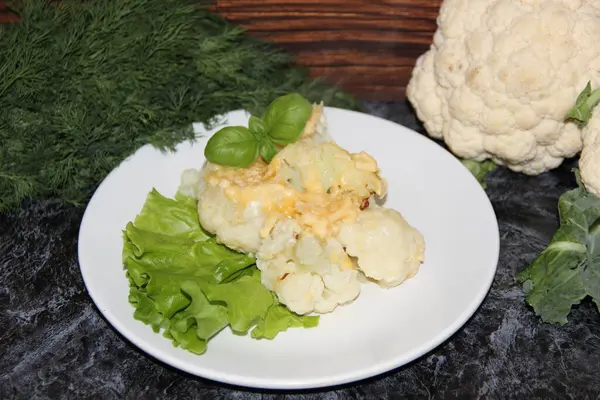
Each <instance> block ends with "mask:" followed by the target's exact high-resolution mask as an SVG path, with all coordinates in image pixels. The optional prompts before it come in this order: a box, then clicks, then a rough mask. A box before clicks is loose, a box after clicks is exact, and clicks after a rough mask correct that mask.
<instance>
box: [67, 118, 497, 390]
mask: <svg viewBox="0 0 600 400" xmlns="http://www.w3.org/2000/svg"><path fill="white" fill-rule="evenodd" d="M324 109H325V112H326V113H327V111H328V110H335V112H336V113H337V112H341V113H342V114H344V113H348V114H353V115H355V116H356V115H358V116H359V117H362V118H364V117H367V118H375V119H378V120H380V121H382V122H384V123H386V124H389V125H391V126H393V129H401V130H403V131H404V132H403V134H410V135H413V136H418V137H420V139H422V140H428V141H430V142H433V144H435V145H438V146H439V147H440V149H439V150H441V151H443V152H445V153H446V154H447V155H450V156H451V157H452V158H453V159H454V160H455V161H456V162H457V163H459V164H461V165H462V163H460V161H459V160H458V159H457V158H456V156H455V155H453V154H452V153H451V152H450V151H448V150H447V149H446V148H444V147H443V146H440V145H439V143H437V142H435V141H434V140H432V139H431V138H430V137H428V136H426V135H424V134H421V133H419V132H417V131H415V130H414V129H411V128H409V127H407V126H404V125H402V124H400V123H397V122H394V121H391V120H389V119H385V118H382V117H380V116H377V115H372V114H369V113H364V112H360V111H354V110H347V109H343V108H337V107H329V106H325V107H324ZM238 113H244V114H246V115H247V114H248V111H246V110H243V109H237V110H232V111H229V112H226V113H224V114H222V115H219V116H217V120H218V121H219V123H217V124H215V126H212V129H211V128H207V126H206V125H205V124H202V123H193V126H194V127H195V126H196V125H200V126H202V127H203V128H202V129H203V130H204V131H205V132H203V133H201V134H199V135H197V136H196V138H195V139H192V140H187V141H183V142H181V143H179V144H178V145H180V144H182V143H185V142H190V143H194V142H196V141H197V139H198V137H202V136H206V134H207V132H210V131H211V130H214V129H216V128H218V127H219V126H222V125H223V124H226V123H227V120H228V118H230V117H231V115H232V114H238ZM328 119H329V118H328ZM152 147H153V146H152V145H151V144H145V145H143V146H140V147H139V148H138V149H137V150H135V151H134V152H132V153H131V154H130V155H128V156H127V157H125V158H124V159H123V160H122V161H121V163H119V165H117V166H116V167H115V168H113V169H112V170H111V171H110V172H109V173H108V174H107V175H106V176H105V177H104V179H103V180H102V181H101V182H100V184H99V185H98V186H97V187H96V189H95V190H94V193H93V195H92V196H91V198H90V200H89V201H88V202H87V204H86V208H85V211H84V213H83V216H82V218H81V222H80V225H79V232H78V237H77V239H78V243H77V262H78V266H79V270H80V273H81V275H82V279H83V282H84V286H85V288H86V291H87V294H88V296H89V297H90V298H91V300H92V303H93V305H94V306H95V307H96V308H97V309H98V310H99V311H100V313H101V314H102V315H103V317H104V318H105V319H106V321H108V326H109V328H110V329H115V330H117V332H118V333H119V334H120V335H122V336H123V337H124V338H125V339H126V340H127V341H128V342H130V343H131V344H133V345H135V346H136V347H138V348H139V349H140V350H142V351H143V352H144V355H146V356H149V357H151V358H153V359H155V360H158V361H159V362H161V363H165V364H167V365H169V366H171V367H172V368H175V369H178V370H180V371H184V372H186V373H189V374H191V375H193V376H196V377H200V378H202V379H207V380H211V381H215V382H219V383H224V384H227V385H232V386H237V387H247V388H255V389H264V390H302V389H304V390H306V389H319V388H325V387H335V386H340V385H344V384H349V383H353V382H357V383H358V382H360V381H363V380H365V379H369V378H372V377H376V376H379V375H381V374H384V373H387V372H390V371H392V370H395V369H397V368H401V367H403V366H405V365H407V364H409V363H411V362H413V361H416V360H418V359H420V358H422V357H424V356H426V355H427V354H428V353H429V352H431V351H432V350H433V349H435V348H437V347H439V346H440V345H441V344H443V343H444V342H446V341H447V340H448V339H450V338H451V337H452V336H453V335H454V334H456V333H458V332H459V331H460V329H461V328H462V327H463V326H464V325H466V324H467V323H468V322H469V320H470V319H471V318H472V317H473V315H474V314H475V313H476V312H477V311H478V310H479V308H480V307H481V305H482V304H483V302H484V301H485V299H486V297H487V295H488V294H489V291H490V289H491V287H492V284H493V282H494V279H495V277H496V274H497V269H498V263H499V256H500V232H499V224H498V219H497V215H496V212H495V210H494V207H493V204H492V202H491V200H490V198H489V196H488V195H487V193H486V192H485V190H484V189H483V188H482V187H481V186H480V190H481V191H482V192H483V193H484V195H485V196H484V197H485V201H484V203H485V208H486V209H487V211H488V212H490V213H491V214H490V216H491V217H493V218H491V221H492V223H493V226H490V228H494V230H495V232H496V235H494V237H493V242H494V243H490V245H492V244H493V246H494V254H493V255H492V256H493V257H492V259H494V260H495V261H494V263H493V266H491V267H490V269H491V273H490V274H489V278H488V280H487V281H486V282H485V284H482V285H480V289H479V291H478V294H477V296H474V298H473V300H472V301H471V303H470V304H471V306H470V307H468V308H465V309H464V310H463V311H462V312H461V313H460V315H459V317H457V318H455V319H454V321H453V322H452V323H451V324H449V325H448V326H447V327H446V328H445V329H443V330H441V331H440V333H439V334H437V335H436V337H435V339H434V340H431V341H430V342H426V343H423V345H421V346H416V347H414V348H412V349H411V351H409V352H405V353H402V354H401V355H399V356H394V357H391V358H390V359H387V360H385V361H383V362H377V363H373V364H371V365H369V366H366V367H364V368H361V369H357V370H354V371H349V372H342V373H338V374H333V375H325V376H323V377H319V378H313V379H303V380H294V379H290V378H285V379H284V378H279V379H275V380H272V379H268V378H257V377H248V376H244V375H239V374H231V373H228V372H222V371H218V370H214V369H211V368H206V367H204V366H202V365H196V366H195V367H194V368H189V367H188V363H187V362H182V361H180V359H179V358H178V357H176V356H174V355H172V354H168V353H165V354H163V353H162V352H157V351H155V349H154V348H153V347H152V346H151V345H150V344H149V343H146V342H145V341H143V340H138V338H137V336H136V335H135V334H134V333H133V332H132V331H131V330H129V329H127V327H126V326H125V325H124V324H121V322H120V320H119V318H118V317H116V315H114V314H112V313H111V312H110V310H109V309H104V308H103V307H102V306H101V304H102V303H103V302H102V300H99V296H98V294H99V292H97V291H96V289H94V286H93V285H92V284H91V283H90V281H89V276H88V275H86V272H85V268H84V267H83V266H82V263H81V254H82V251H83V244H82V243H83V242H82V240H81V239H82V236H83V234H84V228H85V227H86V221H87V219H88V218H89V213H90V212H91V211H90V204H91V203H92V202H93V201H94V200H95V199H96V196H97V195H98V193H99V192H100V191H101V189H102V188H103V186H104V185H106V184H107V182H108V181H109V178H110V177H111V176H113V175H115V174H117V173H118V170H119V169H120V168H122V167H123V165H124V164H125V163H127V162H130V161H131V159H132V158H133V157H135V155H136V154H138V153H139V152H141V151H144V149H147V148H152ZM462 167H463V168H465V172H467V173H468V174H469V175H470V176H471V178H472V179H473V180H474V181H476V182H477V180H476V178H475V177H474V176H473V175H472V174H471V173H469V172H468V170H467V169H466V167H464V166H462ZM477 184H478V185H479V182H477ZM86 276H87V279H86ZM132 320H133V321H135V320H134V319H133V310H132ZM165 340H166V339H165Z"/></svg>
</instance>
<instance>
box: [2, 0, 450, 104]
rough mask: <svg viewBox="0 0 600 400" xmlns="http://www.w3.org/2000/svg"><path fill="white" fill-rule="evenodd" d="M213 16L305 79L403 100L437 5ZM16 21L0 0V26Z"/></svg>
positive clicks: (337, 0) (284, 4)
mask: <svg viewBox="0 0 600 400" xmlns="http://www.w3.org/2000/svg"><path fill="white" fill-rule="evenodd" d="M214 2H215V4H214V6H213V11H215V12H217V13H219V14H220V15H221V16H223V18H225V19H226V20H228V21H229V22H231V23H233V24H236V25H240V26H242V27H244V28H245V29H247V32H248V34H249V35H252V36H255V37H258V38H262V39H264V40H269V41H273V42H275V43H277V44H278V45H279V46H280V47H282V48H283V49H284V50H286V51H288V52H290V53H292V54H294V55H295V56H296V62H297V64H298V65H301V66H304V67H307V68H308V70H309V71H310V73H311V75H312V76H313V77H317V76H319V77H323V78H324V79H325V80H327V81H328V82H329V83H331V84H333V85H339V86H341V87H342V88H343V89H345V90H347V91H348V92H350V93H352V94H354V95H355V96H357V97H359V98H362V99H371V100H403V99H404V96H405V87H406V84H407V83H408V81H409V79H410V74H411V71H412V68H413V66H414V63H415V61H416V59H417V57H418V56H420V55H421V54H422V53H424V52H425V51H427V49H428V48H429V45H430V43H431V41H432V39H433V33H434V32H435V29H436V18H437V14H438V11H439V7H440V4H441V0H347V1H344V0H215V1H214ZM15 20H17V16H16V15H14V14H13V13H11V12H10V10H8V8H7V7H6V5H5V4H4V2H3V0H0V23H4V22H12V21H15Z"/></svg>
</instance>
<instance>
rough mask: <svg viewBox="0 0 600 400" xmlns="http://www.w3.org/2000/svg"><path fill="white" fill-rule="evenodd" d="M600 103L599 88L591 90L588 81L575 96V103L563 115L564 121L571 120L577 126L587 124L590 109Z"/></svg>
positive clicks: (590, 116)
mask: <svg viewBox="0 0 600 400" xmlns="http://www.w3.org/2000/svg"><path fill="white" fill-rule="evenodd" d="M598 103H600V89H596V90H594V91H592V86H591V84H590V82H588V84H587V85H586V86H585V88H584V89H583V90H582V91H581V93H579V96H577V100H576V101H575V105H574V106H573V108H571V109H570V110H569V112H568V113H567V115H566V116H565V120H566V121H572V122H574V123H575V124H577V126H579V128H583V127H585V126H586V125H587V123H588V121H589V120H590V118H592V111H593V110H594V107H596V106H597V105H598Z"/></svg>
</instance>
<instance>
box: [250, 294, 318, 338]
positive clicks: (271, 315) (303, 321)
mask: <svg viewBox="0 0 600 400" xmlns="http://www.w3.org/2000/svg"><path fill="white" fill-rule="evenodd" d="M318 323H319V317H318V316H312V315H298V314H296V313H293V312H291V311H290V310H289V309H288V308H287V307H285V306H284V305H282V304H279V303H277V302H276V303H274V304H273V305H272V306H271V307H269V311H267V315H266V317H265V318H263V319H262V320H261V321H260V322H259V323H258V325H257V326H256V328H254V329H253V330H252V333H251V335H252V337H253V338H254V339H261V338H264V339H273V338H274V337H275V336H277V334H278V333H279V332H283V331H285V330H287V329H288V328H300V327H302V328H313V327H315V326H317V324H318Z"/></svg>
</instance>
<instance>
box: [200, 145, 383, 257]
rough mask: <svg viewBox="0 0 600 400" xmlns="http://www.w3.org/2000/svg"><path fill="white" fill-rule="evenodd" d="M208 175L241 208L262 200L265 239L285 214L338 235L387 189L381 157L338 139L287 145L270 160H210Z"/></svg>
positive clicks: (320, 231)
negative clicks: (238, 163)
mask: <svg viewBox="0 0 600 400" xmlns="http://www.w3.org/2000/svg"><path fill="white" fill-rule="evenodd" d="M204 180H205V182H206V184H207V185H209V186H218V187H220V188H221V189H223V192H224V193H225V195H226V196H227V197H228V198H229V199H230V200H231V201H232V202H234V203H235V204H236V210H237V211H238V212H240V213H243V210H245V209H246V207H247V206H248V205H249V204H251V203H256V204H258V205H259V206H260V208H261V210H262V211H263V212H264V214H265V215H266V220H265V223H264V224H263V226H262V228H261V232H260V235H261V237H262V238H265V237H266V236H268V235H269V233H270V232H271V230H272V229H273V227H274V226H275V225H276V224H277V222H278V221H280V220H281V219H283V218H292V219H294V220H295V221H296V222H297V223H298V224H299V225H300V226H301V227H302V228H303V229H304V230H306V231H308V232H311V233H313V234H314V235H315V236H317V237H320V238H322V239H325V238H327V237H331V236H335V235H337V234H338V233H339V225H340V224H341V223H344V222H353V221H355V220H356V218H357V217H358V214H359V212H360V210H361V209H362V208H364V207H365V204H366V203H365V201H366V200H368V199H369V198H370V197H371V196H372V195H373V194H377V195H378V196H383V195H385V192H386V190H387V186H386V182H385V180H383V179H382V178H381V177H380V176H379V168H378V166H377V162H376V161H375V160H374V159H373V157H371V156H370V155H368V154H367V153H364V152H363V153H358V154H350V153H349V152H347V151H346V150H344V149H342V148H341V147H339V146H337V145H336V144H335V143H333V142H329V143H321V144H316V143H314V142H312V141H311V140H310V139H303V140H301V141H299V142H296V143H295V144H294V145H291V146H287V147H286V148H284V149H283V150H281V151H280V152H279V153H278V154H277V155H276V156H275V157H274V158H273V160H272V161H271V163H270V164H266V163H265V162H264V161H262V160H258V161H257V162H255V163H254V164H252V165H251V166H250V167H248V168H232V167H227V166H221V165H216V164H208V165H207V166H206V173H205V175H204ZM346 266H347V264H346Z"/></svg>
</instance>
